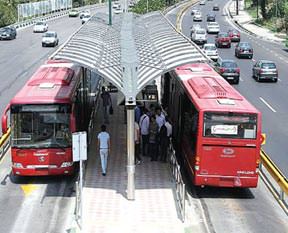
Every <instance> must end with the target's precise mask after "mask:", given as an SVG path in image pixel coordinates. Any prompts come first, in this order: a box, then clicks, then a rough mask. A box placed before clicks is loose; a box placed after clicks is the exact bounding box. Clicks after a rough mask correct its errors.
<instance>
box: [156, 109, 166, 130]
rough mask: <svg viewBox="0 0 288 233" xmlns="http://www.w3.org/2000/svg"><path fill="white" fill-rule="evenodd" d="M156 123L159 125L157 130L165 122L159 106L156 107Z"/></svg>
mask: <svg viewBox="0 0 288 233" xmlns="http://www.w3.org/2000/svg"><path fill="white" fill-rule="evenodd" d="M156 123H157V125H158V127H159V131H160V129H161V127H162V125H164V124H165V116H164V114H163V112H162V111H161V108H160V107H157V108H156Z"/></svg>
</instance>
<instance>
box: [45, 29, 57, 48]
mask: <svg viewBox="0 0 288 233" xmlns="http://www.w3.org/2000/svg"><path fill="white" fill-rule="evenodd" d="M58 44H59V39H58V37H57V33H56V32H53V31H48V32H45V34H44V35H43V37H42V47H46V46H53V47H55V46H57V45H58Z"/></svg>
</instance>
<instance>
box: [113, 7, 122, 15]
mask: <svg viewBox="0 0 288 233" xmlns="http://www.w3.org/2000/svg"><path fill="white" fill-rule="evenodd" d="M120 13H122V9H121V6H120V5H119V6H118V7H117V8H116V9H114V14H120Z"/></svg>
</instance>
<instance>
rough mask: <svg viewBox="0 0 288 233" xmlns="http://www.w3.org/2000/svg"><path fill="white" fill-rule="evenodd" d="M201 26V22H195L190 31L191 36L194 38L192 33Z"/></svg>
mask: <svg viewBox="0 0 288 233" xmlns="http://www.w3.org/2000/svg"><path fill="white" fill-rule="evenodd" d="M199 28H201V25H200V24H198V23H197V24H193V26H192V27H191V31H190V38H192V34H193V32H195V31H196V29H199Z"/></svg>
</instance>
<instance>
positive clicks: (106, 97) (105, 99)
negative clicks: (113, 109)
mask: <svg viewBox="0 0 288 233" xmlns="http://www.w3.org/2000/svg"><path fill="white" fill-rule="evenodd" d="M101 98H102V105H103V117H104V123H105V124H109V114H108V110H109V107H110V106H112V100H111V96H110V93H109V92H108V91H106V89H105V87H102V93H101Z"/></svg>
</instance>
